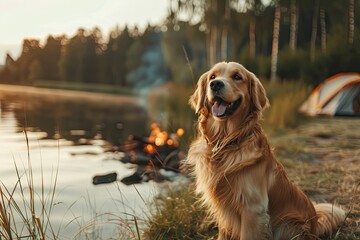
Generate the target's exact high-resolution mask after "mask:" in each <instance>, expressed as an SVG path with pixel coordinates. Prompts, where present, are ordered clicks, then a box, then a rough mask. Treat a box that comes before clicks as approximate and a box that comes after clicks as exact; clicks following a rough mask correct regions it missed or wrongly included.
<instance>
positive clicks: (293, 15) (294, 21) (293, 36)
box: [289, 0, 298, 51]
mask: <svg viewBox="0 0 360 240" xmlns="http://www.w3.org/2000/svg"><path fill="white" fill-rule="evenodd" d="M297 28H298V10H297V6H296V0H291V3H290V40H289V46H290V49H291V51H294V50H295V49H296V43H297V41H296V40H297Z"/></svg>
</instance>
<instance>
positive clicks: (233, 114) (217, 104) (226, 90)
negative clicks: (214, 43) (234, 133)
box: [189, 62, 269, 122]
mask: <svg viewBox="0 0 360 240" xmlns="http://www.w3.org/2000/svg"><path fill="white" fill-rule="evenodd" d="M189 103H190V105H191V106H192V108H193V109H194V110H195V112H196V113H200V114H203V115H206V116H207V118H213V120H214V121H216V122H221V121H230V120H231V121H232V120H234V121H236V122H243V121H244V120H245V119H246V118H247V117H248V116H250V115H251V116H254V114H255V116H256V118H257V119H258V118H260V117H261V112H262V111H263V110H264V109H265V108H266V107H267V106H268V105H269V101H268V99H267V97H266V94H265V90H264V87H263V86H262V84H261V83H260V81H259V79H258V78H257V77H256V76H255V75H254V74H253V73H251V72H249V71H248V70H246V69H245V68H244V67H243V66H242V65H241V64H239V63H235V62H229V63H226V62H221V63H218V64H216V65H214V66H213V67H212V68H211V69H210V70H209V71H208V72H206V73H204V74H203V75H202V76H201V77H200V79H199V81H198V84H197V88H196V90H195V92H194V94H193V95H192V96H191V97H190V100H189ZM232 122H233V121H232Z"/></svg>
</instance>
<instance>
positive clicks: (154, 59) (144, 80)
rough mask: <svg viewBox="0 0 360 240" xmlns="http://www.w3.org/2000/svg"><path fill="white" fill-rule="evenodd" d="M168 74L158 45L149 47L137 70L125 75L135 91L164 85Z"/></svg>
mask: <svg viewBox="0 0 360 240" xmlns="http://www.w3.org/2000/svg"><path fill="white" fill-rule="evenodd" d="M168 79H169V72H168V70H167V68H166V66H165V63H164V58H163V53H162V49H161V47H160V44H156V45H152V46H151V47H149V48H148V49H147V50H146V51H145V53H144V54H143V56H142V58H141V63H140V66H139V67H138V68H136V69H135V70H133V71H131V72H130V73H129V74H128V75H127V81H128V83H129V84H130V85H132V86H134V87H135V88H137V89H143V88H152V87H156V86H159V85H161V84H163V83H165V82H166V81H167V80H168Z"/></svg>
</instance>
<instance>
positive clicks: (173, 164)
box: [118, 123, 184, 184]
mask: <svg viewBox="0 0 360 240" xmlns="http://www.w3.org/2000/svg"><path fill="white" fill-rule="evenodd" d="M151 129H152V130H151V133H150V135H149V137H139V136H133V135H130V136H129V138H128V140H127V141H125V142H124V143H123V144H121V145H120V146H119V148H118V149H119V151H121V152H123V153H124V155H123V156H122V157H121V158H120V159H119V160H120V161H121V162H123V163H133V164H137V165H138V169H137V171H136V172H135V173H134V174H133V175H131V176H128V177H125V178H123V179H122V180H121V181H122V182H123V183H125V184H134V183H138V182H142V181H148V180H155V181H162V180H167V179H166V177H163V176H162V175H161V174H159V169H165V170H170V171H173V172H177V173H178V172H180V160H181V159H182V158H183V157H184V154H183V153H182V152H181V151H180V150H179V139H180V137H181V136H183V134H184V130H183V129H182V128H179V129H178V130H177V131H176V133H168V132H166V131H162V130H161V129H160V127H159V126H158V125H157V124H156V123H153V124H152V125H151Z"/></svg>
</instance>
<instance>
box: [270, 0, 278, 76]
mask: <svg viewBox="0 0 360 240" xmlns="http://www.w3.org/2000/svg"><path fill="white" fill-rule="evenodd" d="M279 33H280V4H279V3H276V6H275V16H274V31H273V41H272V51H271V73H270V80H271V82H275V81H276V73H277V63H278V51H279Z"/></svg>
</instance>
